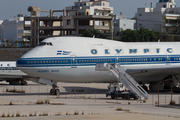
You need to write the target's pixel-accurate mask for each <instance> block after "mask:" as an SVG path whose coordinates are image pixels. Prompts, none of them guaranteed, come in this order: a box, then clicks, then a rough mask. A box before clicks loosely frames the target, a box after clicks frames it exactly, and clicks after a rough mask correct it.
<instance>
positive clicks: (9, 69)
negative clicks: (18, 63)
mask: <svg viewBox="0 0 180 120" xmlns="http://www.w3.org/2000/svg"><path fill="white" fill-rule="evenodd" d="M7 66H8V68H7V69H8V72H11V70H12V68H11V65H10V64H7Z"/></svg>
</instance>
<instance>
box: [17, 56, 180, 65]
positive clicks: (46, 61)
mask: <svg viewBox="0 0 180 120" xmlns="http://www.w3.org/2000/svg"><path fill="white" fill-rule="evenodd" d="M59 54H60V53H59ZM168 57H169V59H168V58H167V55H137V56H136V55H132V56H92V57H91V56H84V57H76V58H73V57H42V58H20V59H19V60H18V61H17V66H18V67H55V66H95V65H96V64H97V63H119V64H120V65H137V64H166V63H180V55H168ZM72 58H73V59H75V61H73V60H72Z"/></svg>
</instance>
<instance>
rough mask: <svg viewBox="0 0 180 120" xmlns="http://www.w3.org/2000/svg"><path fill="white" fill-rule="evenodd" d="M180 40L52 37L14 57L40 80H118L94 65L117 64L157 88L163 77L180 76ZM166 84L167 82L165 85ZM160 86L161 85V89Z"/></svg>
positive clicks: (81, 81) (46, 82) (92, 81)
mask: <svg viewBox="0 0 180 120" xmlns="http://www.w3.org/2000/svg"><path fill="white" fill-rule="evenodd" d="M179 46H180V42H120V41H112V40H105V39H98V38H87V37H52V38H47V39H45V40H43V41H41V42H40V44H39V45H38V46H36V47H35V48H34V49H32V50H31V51H29V52H28V53H26V54H25V55H23V56H22V57H21V58H19V60H17V63H16V64H17V67H18V69H20V70H21V71H23V72H24V73H26V74H29V75H31V76H34V77H38V78H39V79H38V80H37V81H38V82H39V83H44V84H48V85H52V89H51V91H50V94H53V93H54V91H56V90H57V91H59V90H58V89H57V88H58V86H57V82H74V83H86V82H91V83H97V82H107V83H115V82H117V79H116V77H115V76H114V75H113V74H112V73H111V72H109V71H95V67H96V64H101V63H102V64H103V63H117V64H119V65H120V66H121V67H122V68H123V69H124V70H125V71H126V72H127V73H129V74H130V75H131V76H132V77H133V78H134V79H135V80H136V81H137V82H139V83H142V85H143V87H144V88H146V89H147V86H146V85H145V83H149V84H150V90H153V89H157V85H158V82H159V81H161V80H164V79H169V78H172V79H175V78H177V79H178V78H180V74H179V73H180V72H179V71H180V48H179ZM166 85H167V86H168V83H167V84H166ZM163 86H164V87H165V85H160V88H162V89H163Z"/></svg>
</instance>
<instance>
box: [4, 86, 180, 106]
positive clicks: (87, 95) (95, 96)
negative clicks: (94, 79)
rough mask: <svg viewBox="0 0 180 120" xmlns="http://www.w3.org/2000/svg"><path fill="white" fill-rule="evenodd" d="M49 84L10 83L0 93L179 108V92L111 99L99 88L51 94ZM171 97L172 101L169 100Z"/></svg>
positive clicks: (69, 90)
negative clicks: (145, 98) (25, 84)
mask: <svg viewBox="0 0 180 120" xmlns="http://www.w3.org/2000/svg"><path fill="white" fill-rule="evenodd" d="M50 90H51V86H43V85H41V86H39V85H28V86H20V85H19V86H16V85H13V86H10V85H0V95H1V96H2V95H4V96H8V95H31V96H39V97H47V98H50V99H52V98H56V99H72V100H84V101H89V100H91V101H94V102H102V101H104V102H106V103H117V104H127V105H130V104H136V105H143V104H151V105H152V106H157V105H158V101H159V106H169V107H171V105H170V102H171V104H172V105H173V106H175V107H177V108H180V93H179V94H178V93H176V94H173V95H172V98H171V93H160V95H159V100H158V93H155V92H154V93H150V94H149V99H148V100H134V99H130V100H124V99H122V98H121V97H118V99H111V97H110V96H109V97H106V93H107V90H99V89H81V88H73V87H71V88H65V89H64V88H60V95H57V96H52V95H50ZM171 99H172V101H171Z"/></svg>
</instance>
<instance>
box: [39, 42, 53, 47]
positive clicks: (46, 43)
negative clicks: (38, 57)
mask: <svg viewBox="0 0 180 120" xmlns="http://www.w3.org/2000/svg"><path fill="white" fill-rule="evenodd" d="M44 45H48V46H53V44H52V43H51V42H40V43H39V45H38V46H44Z"/></svg>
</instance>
